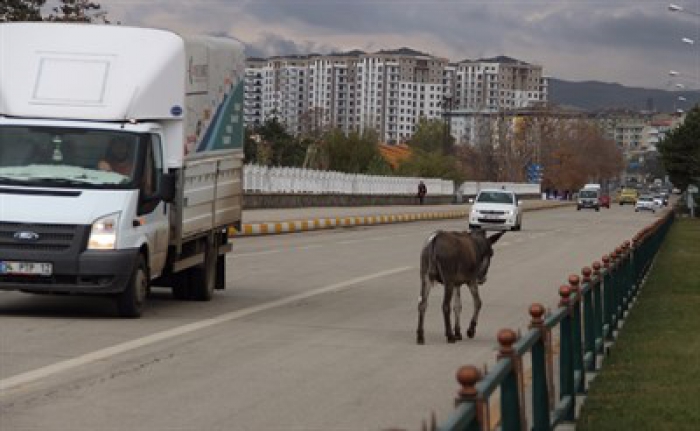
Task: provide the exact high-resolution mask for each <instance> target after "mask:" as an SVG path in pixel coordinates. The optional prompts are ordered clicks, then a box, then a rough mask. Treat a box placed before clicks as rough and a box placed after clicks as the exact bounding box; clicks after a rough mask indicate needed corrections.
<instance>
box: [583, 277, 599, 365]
mask: <svg viewBox="0 0 700 431" xmlns="http://www.w3.org/2000/svg"><path fill="white" fill-rule="evenodd" d="M592 272H593V271H592V270H591V268H589V267H584V268H583V269H582V270H581V275H583V279H582V284H581V290H584V289H585V292H584V293H583V322H584V332H583V335H584V340H585V341H584V346H585V349H584V355H583V358H584V362H585V369H586V370H587V371H595V368H596V367H595V365H596V357H595V355H596V353H595V326H596V319H595V314H594V313H593V287H594V286H593V282H592V280H591V273H592Z"/></svg>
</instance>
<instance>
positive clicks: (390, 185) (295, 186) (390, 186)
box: [243, 165, 455, 196]
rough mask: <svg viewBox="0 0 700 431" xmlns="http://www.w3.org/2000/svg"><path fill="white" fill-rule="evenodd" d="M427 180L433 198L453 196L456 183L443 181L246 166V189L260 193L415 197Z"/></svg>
mask: <svg viewBox="0 0 700 431" xmlns="http://www.w3.org/2000/svg"><path fill="white" fill-rule="evenodd" d="M420 181H423V182H424V183H425V185H426V187H427V189H428V193H427V194H428V196H430V195H434V196H435V195H443V196H444V195H453V194H454V192H455V186H454V182H452V181H448V180H442V179H439V178H409V177H389V176H379V175H361V174H345V173H342V172H334V171H316V170H311V169H302V168H285V167H267V166H259V165H245V166H244V170H243V190H244V191H245V192H259V193H317V194H321V193H336V194H358V195H415V194H417V193H418V183H419V182H420Z"/></svg>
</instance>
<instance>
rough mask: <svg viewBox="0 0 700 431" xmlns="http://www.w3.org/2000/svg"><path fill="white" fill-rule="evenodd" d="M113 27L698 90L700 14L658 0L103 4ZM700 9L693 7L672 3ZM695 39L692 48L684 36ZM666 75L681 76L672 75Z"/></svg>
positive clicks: (282, 51) (256, 47) (158, 0)
mask: <svg viewBox="0 0 700 431" xmlns="http://www.w3.org/2000/svg"><path fill="white" fill-rule="evenodd" d="M99 3H101V5H102V7H103V9H104V10H106V11H107V12H108V16H109V18H110V19H111V20H112V21H120V22H121V23H122V24H123V25H136V26H148V27H158V28H167V29H171V30H174V31H178V32H183V33H214V34H227V35H230V36H233V37H236V38H237V39H239V40H241V41H242V42H244V43H245V44H246V46H247V47H248V55H251V56H263V57H268V56H273V55H289V54H308V53H311V52H316V53H321V54H326V53H330V52H339V51H349V50H352V49H361V50H363V51H368V52H374V51H378V50H380V49H396V48H400V47H410V48H413V49H416V50H419V51H422V52H426V53H429V54H431V55H435V56H439V57H445V58H448V59H449V60H450V61H461V60H464V59H478V58H483V57H494V56H497V55H506V56H509V57H513V58H517V59H519V60H523V61H526V62H529V63H534V64H539V65H542V66H543V67H544V73H545V75H547V76H552V77H555V78H560V79H565V80H571V81H584V80H597V81H603V82H616V83H620V84H623V85H626V86H635V87H647V88H660V89H671V88H674V87H675V84H676V83H682V84H684V85H685V86H686V88H694V89H697V88H700V85H699V83H700V16H694V15H691V14H688V13H680V12H670V11H669V10H668V5H669V2H665V1H658V0H600V1H589V0H576V1H573V0H560V1H552V0H511V1H497V0H491V1H489V0H477V1H474V0H461V1H457V0H434V1H427V0H424V1H413V0H374V1H372V0H167V1H166V0H121V1H120V0H114V1H112V0H103V1H100V2H99ZM675 3H676V4H679V5H680V6H682V7H684V8H686V9H687V10H689V11H692V12H696V11H697V12H700V0H695V1H690V2H688V1H686V2H675ZM684 37H686V38H690V39H694V40H697V41H698V43H697V44H695V45H689V44H687V43H682V41H681V39H682V38H684ZM669 70H676V71H678V72H680V74H681V76H679V77H676V78H672V77H671V76H669Z"/></svg>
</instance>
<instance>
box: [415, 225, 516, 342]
mask: <svg viewBox="0 0 700 431" xmlns="http://www.w3.org/2000/svg"><path fill="white" fill-rule="evenodd" d="M504 233H505V232H499V233H497V234H494V235H491V236H490V237H487V236H486V233H485V232H484V231H483V230H482V229H475V230H472V231H471V232H467V231H464V232H446V231H437V232H434V233H432V234H431V235H430V236H429V237H428V239H427V240H426V242H425V245H424V246H423V250H422V251H421V258H420V278H421V289H420V298H419V302H418V313H419V314H418V331H417V333H418V334H417V335H418V337H417V342H418V344H424V343H425V338H424V335H423V319H424V317H425V310H426V308H427V307H428V295H429V294H430V289H431V288H432V287H433V285H434V284H435V282H436V281H437V282H438V283H441V284H442V285H443V286H444V288H445V295H444V297H443V300H442V314H443V317H444V319H445V336H446V337H447V342H448V343H454V342H455V340H461V339H462V332H461V329H460V322H459V317H460V314H461V312H462V299H461V297H460V292H459V289H460V287H461V286H462V285H463V284H465V283H466V284H467V286H469V291H470V292H471V294H472V298H473V299H474V314H473V315H472V320H471V323H470V324H469V329H468V330H467V336H468V337H469V338H473V337H474V334H475V333H476V322H477V319H478V317H479V310H481V298H480V297H479V285H480V284H484V283H485V282H486V273H487V272H488V270H489V266H490V265H491V257H492V256H493V247H492V246H493V244H495V243H496V241H498V240H499V239H500V238H501V236H503V234H504ZM453 294H454V315H455V324H454V331H453V330H452V325H451V324H450V304H451V303H452V295H453Z"/></svg>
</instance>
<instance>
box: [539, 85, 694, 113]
mask: <svg viewBox="0 0 700 431" xmlns="http://www.w3.org/2000/svg"><path fill="white" fill-rule="evenodd" d="M679 96H681V97H684V98H685V99H686V100H685V101H679V100H678V97H679ZM549 101H550V102H552V103H555V104H557V105H564V106H572V107H577V108H580V109H584V110H587V111H595V110H601V109H633V110H639V111H642V110H646V111H655V112H675V110H676V109H683V110H684V111H687V110H689V109H690V108H692V107H693V106H694V105H695V104H697V103H699V102H700V91H667V90H657V89H650V88H638V87H625V86H624V85H620V84H609V83H605V82H598V81H584V82H572V81H564V80H561V79H556V78H549Z"/></svg>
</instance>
